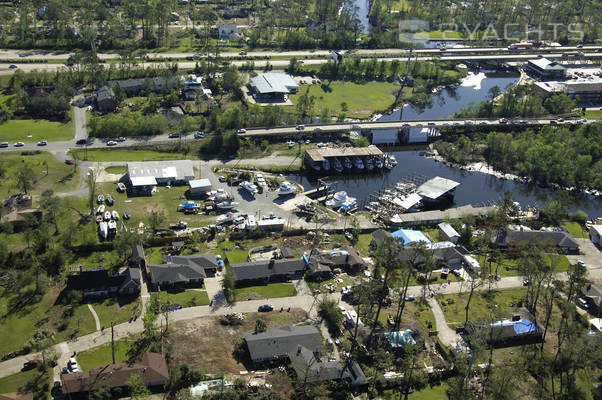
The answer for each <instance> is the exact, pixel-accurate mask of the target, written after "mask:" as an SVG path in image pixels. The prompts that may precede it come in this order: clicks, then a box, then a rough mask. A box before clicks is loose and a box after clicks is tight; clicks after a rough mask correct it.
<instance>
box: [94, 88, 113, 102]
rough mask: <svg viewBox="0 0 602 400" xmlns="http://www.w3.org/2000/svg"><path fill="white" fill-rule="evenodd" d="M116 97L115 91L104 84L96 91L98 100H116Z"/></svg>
mask: <svg viewBox="0 0 602 400" xmlns="http://www.w3.org/2000/svg"><path fill="white" fill-rule="evenodd" d="M114 99H115V93H114V92H113V89H112V88H111V87H109V86H103V87H101V88H100V89H98V90H97V91H96V100H97V101H103V100H114Z"/></svg>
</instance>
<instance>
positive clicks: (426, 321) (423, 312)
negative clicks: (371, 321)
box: [378, 299, 435, 332]
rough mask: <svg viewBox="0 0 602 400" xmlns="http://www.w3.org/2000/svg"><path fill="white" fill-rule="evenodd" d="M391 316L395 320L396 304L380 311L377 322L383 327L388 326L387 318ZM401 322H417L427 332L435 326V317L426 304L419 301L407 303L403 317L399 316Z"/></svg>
mask: <svg viewBox="0 0 602 400" xmlns="http://www.w3.org/2000/svg"><path fill="white" fill-rule="evenodd" d="M389 315H391V316H392V317H393V318H395V315H397V304H396V303H395V304H393V305H391V306H390V307H385V308H383V309H382V310H381V312H380V315H379V316H378V320H379V321H380V323H381V324H383V326H385V327H386V326H388V322H387V317H388V316H389ZM401 321H402V322H408V321H417V322H420V324H422V326H423V327H424V329H425V330H426V331H427V332H428V331H429V330H431V327H434V326H435V317H434V316H433V312H432V311H431V308H430V307H429V305H428V303H426V302H422V301H420V299H417V300H416V301H407V302H406V303H405V307H404V309H403V315H402V316H401Z"/></svg>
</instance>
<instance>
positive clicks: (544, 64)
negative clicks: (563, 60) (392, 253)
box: [527, 58, 566, 79]
mask: <svg viewBox="0 0 602 400" xmlns="http://www.w3.org/2000/svg"><path fill="white" fill-rule="evenodd" d="M527 71H529V72H531V73H533V74H535V75H536V76H538V77H540V78H543V79H550V78H564V77H565V75H566V68H565V67H564V66H562V65H560V64H559V63H557V62H556V61H552V60H548V59H547V58H536V59H534V60H529V61H527Z"/></svg>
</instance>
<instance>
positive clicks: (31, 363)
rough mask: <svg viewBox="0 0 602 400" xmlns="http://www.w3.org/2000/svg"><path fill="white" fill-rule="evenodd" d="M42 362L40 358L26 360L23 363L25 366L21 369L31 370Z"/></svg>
mask: <svg viewBox="0 0 602 400" xmlns="http://www.w3.org/2000/svg"><path fill="white" fill-rule="evenodd" d="M40 364H41V361H40V360H29V361H26V362H25V363H24V364H23V368H22V369H21V371H29V370H31V369H34V368H35V367H37V366H38V365H40Z"/></svg>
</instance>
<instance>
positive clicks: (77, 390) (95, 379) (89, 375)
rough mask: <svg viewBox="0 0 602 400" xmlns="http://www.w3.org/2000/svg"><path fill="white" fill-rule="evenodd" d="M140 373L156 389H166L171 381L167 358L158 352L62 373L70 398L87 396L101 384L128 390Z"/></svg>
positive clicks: (145, 381)
mask: <svg viewBox="0 0 602 400" xmlns="http://www.w3.org/2000/svg"><path fill="white" fill-rule="evenodd" d="M136 374H139V375H140V379H141V380H142V382H143V383H144V385H146V386H147V387H148V388H149V389H152V390H162V389H163V387H164V385H165V383H167V381H168V380H169V371H168V370H167V363H166V362H165V358H164V357H163V356H162V355H161V354H158V353H144V354H142V355H140V356H138V357H136V358H135V359H134V360H132V361H131V362H127V363H121V364H109V365H105V366H101V367H92V368H90V371H88V372H74V373H70V374H62V375H61V380H62V381H63V389H62V391H63V393H64V394H66V395H67V396H69V397H70V398H74V397H76V398H78V397H82V398H87V394H88V392H90V391H92V390H96V389H98V388H100V387H101V386H107V387H108V388H109V389H118V388H119V389H126V388H127V387H128V380H129V379H130V377H131V376H132V375H136Z"/></svg>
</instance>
